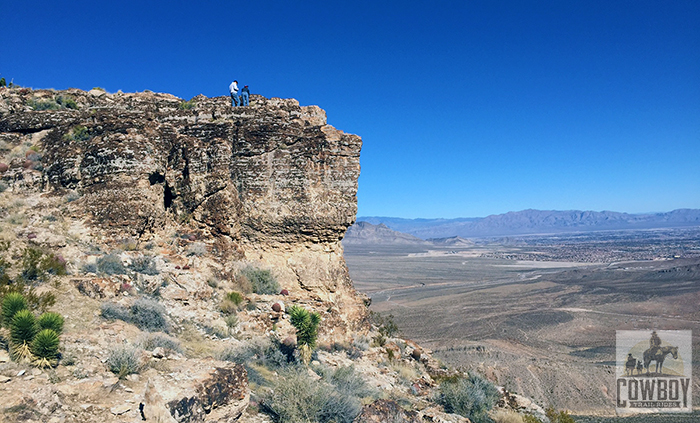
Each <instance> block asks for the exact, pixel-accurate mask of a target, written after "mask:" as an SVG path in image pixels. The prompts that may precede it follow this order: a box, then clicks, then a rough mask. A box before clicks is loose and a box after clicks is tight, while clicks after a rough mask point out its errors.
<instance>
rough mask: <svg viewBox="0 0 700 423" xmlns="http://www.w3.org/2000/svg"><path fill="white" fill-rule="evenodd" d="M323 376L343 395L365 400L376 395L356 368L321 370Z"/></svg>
mask: <svg viewBox="0 0 700 423" xmlns="http://www.w3.org/2000/svg"><path fill="white" fill-rule="evenodd" d="M320 373H321V376H322V377H323V379H324V380H325V381H327V382H328V383H330V384H331V385H333V386H334V387H335V389H337V390H338V392H340V393H341V394H343V395H347V396H355V397H358V398H365V397H370V396H374V395H375V394H376V392H375V391H373V390H372V389H371V388H370V387H369V386H367V382H365V379H364V378H363V377H362V375H360V374H359V373H357V372H356V371H355V367H354V366H348V367H338V368H336V369H330V368H325V369H321V370H320Z"/></svg>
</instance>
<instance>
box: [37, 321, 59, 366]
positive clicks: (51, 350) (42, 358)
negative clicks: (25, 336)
mask: <svg viewBox="0 0 700 423" xmlns="http://www.w3.org/2000/svg"><path fill="white" fill-rule="evenodd" d="M58 345H59V339H58V334H57V333H56V332H54V331H53V330H51V329H43V330H42V331H40V332H39V333H37V334H36V336H34V339H33V340H32V343H31V351H32V354H34V356H35V357H36V359H37V360H36V362H35V364H37V365H38V366H39V367H50V366H53V365H55V364H56V363H57V362H58Z"/></svg>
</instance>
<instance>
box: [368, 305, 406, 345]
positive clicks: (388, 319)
mask: <svg viewBox="0 0 700 423" xmlns="http://www.w3.org/2000/svg"><path fill="white" fill-rule="evenodd" d="M369 317H370V322H371V323H372V324H373V325H375V326H377V330H378V331H379V334H380V335H383V336H384V337H386V338H393V337H394V336H395V335H397V334H398V333H399V327H398V326H397V325H396V323H394V316H393V315H391V314H389V315H386V316H384V315H382V314H380V313H377V312H374V311H370V314H369Z"/></svg>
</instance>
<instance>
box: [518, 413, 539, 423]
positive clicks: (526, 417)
mask: <svg viewBox="0 0 700 423" xmlns="http://www.w3.org/2000/svg"><path fill="white" fill-rule="evenodd" d="M522 417H523V423H542V420H540V419H538V418H537V417H535V416H533V415H532V414H523V416H522Z"/></svg>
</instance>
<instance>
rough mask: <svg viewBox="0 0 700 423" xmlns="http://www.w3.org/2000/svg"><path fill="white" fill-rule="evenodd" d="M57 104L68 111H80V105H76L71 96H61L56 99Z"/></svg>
mask: <svg viewBox="0 0 700 423" xmlns="http://www.w3.org/2000/svg"><path fill="white" fill-rule="evenodd" d="M56 103H58V105H59V106H61V107H63V108H66V109H73V110H77V109H78V103H76V102H75V100H73V98H72V97H69V96H62V95H59V96H58V97H57V98H56Z"/></svg>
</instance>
